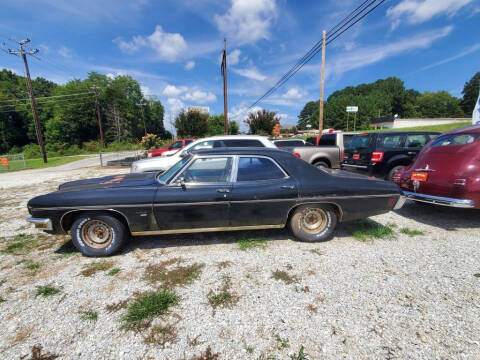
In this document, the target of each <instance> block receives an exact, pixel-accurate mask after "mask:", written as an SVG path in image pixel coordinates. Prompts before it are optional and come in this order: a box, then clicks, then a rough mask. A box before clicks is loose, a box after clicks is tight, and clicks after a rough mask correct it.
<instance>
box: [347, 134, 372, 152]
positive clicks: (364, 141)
mask: <svg viewBox="0 0 480 360" xmlns="http://www.w3.org/2000/svg"><path fill="white" fill-rule="evenodd" d="M370 137H371V135H369V134H360V135H355V136H354V137H353V138H352V140H351V141H350V142H349V143H348V145H347V146H346V147H345V148H346V149H348V150H354V149H361V148H367V147H368V144H369V143H370Z"/></svg>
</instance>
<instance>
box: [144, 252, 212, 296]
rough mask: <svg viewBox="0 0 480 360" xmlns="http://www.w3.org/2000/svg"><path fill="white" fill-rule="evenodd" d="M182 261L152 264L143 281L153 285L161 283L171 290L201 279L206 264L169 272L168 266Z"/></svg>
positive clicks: (179, 268) (147, 269)
mask: <svg viewBox="0 0 480 360" xmlns="http://www.w3.org/2000/svg"><path fill="white" fill-rule="evenodd" d="M180 261H181V259H171V260H167V261H164V262H162V263H160V264H150V265H148V266H147V267H146V268H145V272H144V274H143V279H144V280H147V281H148V282H150V283H152V284H155V283H157V282H161V283H162V285H163V286H164V287H165V288H168V289H171V288H173V287H175V286H177V285H179V286H185V285H188V284H191V283H192V282H193V281H195V280H197V279H198V278H199V277H200V274H201V273H202V268H203V267H204V266H205V265H204V264H199V263H195V264H191V265H187V266H177V267H176V268H174V269H171V270H167V266H169V265H172V264H174V263H178V262H180Z"/></svg>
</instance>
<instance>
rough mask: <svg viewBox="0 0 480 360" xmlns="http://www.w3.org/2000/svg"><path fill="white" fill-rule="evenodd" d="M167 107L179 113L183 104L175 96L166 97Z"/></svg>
mask: <svg viewBox="0 0 480 360" xmlns="http://www.w3.org/2000/svg"><path fill="white" fill-rule="evenodd" d="M167 104H168V108H169V109H170V111H171V112H172V113H174V114H177V113H179V112H180V111H181V110H183V109H185V104H184V103H183V102H182V101H181V100H180V99H177V98H168V99H167Z"/></svg>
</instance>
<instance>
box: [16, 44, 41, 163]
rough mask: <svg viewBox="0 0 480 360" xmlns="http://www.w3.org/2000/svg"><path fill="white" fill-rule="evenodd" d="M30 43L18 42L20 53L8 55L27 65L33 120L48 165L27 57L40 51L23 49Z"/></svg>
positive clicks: (26, 71)
mask: <svg viewBox="0 0 480 360" xmlns="http://www.w3.org/2000/svg"><path fill="white" fill-rule="evenodd" d="M29 42H30V39H25V40H21V41H18V42H17V44H18V51H16V50H12V49H8V54H11V55H15V56H20V57H21V58H22V59H23V63H24V64H25V73H26V75H27V86H28V92H29V93H30V101H31V103H32V112H33V120H34V122H35V133H36V135H37V141H38V145H39V146H40V152H41V153H42V158H43V162H44V163H47V152H46V151H45V143H44V142H43V134H42V128H41V126H40V121H39V120H38V112H37V103H36V102H35V94H34V93H33V87H32V80H31V79H30V70H29V69H28V62H27V55H35V54H36V53H38V51H39V50H38V49H28V50H25V49H24V48H23V47H24V45H26V44H28V43H29Z"/></svg>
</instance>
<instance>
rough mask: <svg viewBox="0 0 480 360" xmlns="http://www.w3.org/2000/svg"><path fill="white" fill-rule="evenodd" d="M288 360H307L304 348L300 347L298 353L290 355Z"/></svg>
mask: <svg viewBox="0 0 480 360" xmlns="http://www.w3.org/2000/svg"><path fill="white" fill-rule="evenodd" d="M290 359H292V360H309V359H310V358H309V357H308V354H306V353H305V348H304V347H303V345H302V346H300V349H299V350H298V353H295V354H292V355H290Z"/></svg>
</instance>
